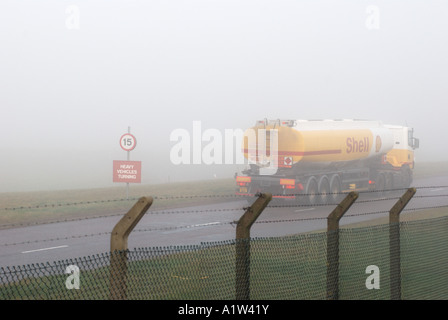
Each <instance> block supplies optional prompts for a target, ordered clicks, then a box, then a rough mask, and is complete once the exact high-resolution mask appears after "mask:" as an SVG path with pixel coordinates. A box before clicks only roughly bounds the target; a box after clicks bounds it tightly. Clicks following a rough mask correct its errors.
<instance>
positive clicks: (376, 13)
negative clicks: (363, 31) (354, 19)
mask: <svg viewBox="0 0 448 320" xmlns="http://www.w3.org/2000/svg"><path fill="white" fill-rule="evenodd" d="M366 13H367V18H366V22H365V25H366V28H367V29H368V30H379V29H380V8H379V7H378V6H375V5H369V6H367V8H366Z"/></svg>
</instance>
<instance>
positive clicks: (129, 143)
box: [120, 133, 137, 151]
mask: <svg viewBox="0 0 448 320" xmlns="http://www.w3.org/2000/svg"><path fill="white" fill-rule="evenodd" d="M136 144H137V140H136V139H135V137H134V136H133V135H132V134H130V133H125V134H124V135H122V136H121V138H120V146H121V148H122V149H123V150H124V151H131V150H134V148H135V145H136Z"/></svg>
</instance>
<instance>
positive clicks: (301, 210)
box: [294, 208, 316, 212]
mask: <svg viewBox="0 0 448 320" xmlns="http://www.w3.org/2000/svg"><path fill="white" fill-rule="evenodd" d="M314 209H316V208H308V209H300V210H294V212H303V211H311V210H314Z"/></svg>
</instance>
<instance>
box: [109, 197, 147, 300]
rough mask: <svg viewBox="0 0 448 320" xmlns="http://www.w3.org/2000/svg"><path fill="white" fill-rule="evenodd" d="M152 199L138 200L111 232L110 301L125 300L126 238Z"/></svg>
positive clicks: (143, 198)
mask: <svg viewBox="0 0 448 320" xmlns="http://www.w3.org/2000/svg"><path fill="white" fill-rule="evenodd" d="M152 201H153V199H152V197H142V198H140V199H139V200H138V201H137V202H136V203H135V204H134V206H133V207H132V208H131V209H130V210H129V211H128V213H126V214H125V215H124V216H123V217H122V218H121V219H120V221H118V223H117V224H116V225H115V227H114V229H113V230H112V234H111V238H110V279H109V282H110V288H109V290H110V296H109V298H110V299H111V300H125V299H126V298H127V294H126V291H127V250H128V237H129V234H130V233H131V231H132V230H133V229H134V227H135V226H136V225H137V223H138V222H139V221H140V219H141V218H142V217H143V215H144V214H145V212H146V211H147V210H148V209H149V207H150V206H151V204H152Z"/></svg>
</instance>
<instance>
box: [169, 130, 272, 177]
mask: <svg viewBox="0 0 448 320" xmlns="http://www.w3.org/2000/svg"><path fill="white" fill-rule="evenodd" d="M268 136H269V139H268V138H267V137H268ZM268 140H269V141H268ZM170 141H171V142H176V144H175V145H173V146H172V147H171V150H170V160H171V163H172V164H175V165H180V164H206V165H211V164H251V163H253V164H254V163H256V164H258V165H260V174H263V175H272V174H275V173H276V172H277V168H278V130H277V129H261V128H260V129H257V130H255V129H249V130H246V131H243V130H242V129H225V130H224V133H223V132H222V131H220V130H218V129H213V128H212V129H206V130H204V131H203V130H202V123H201V122H200V121H193V124H192V130H191V132H189V131H188V130H186V129H182V128H179V129H175V130H173V131H172V132H171V134H170ZM243 141H246V143H245V144H244V149H243V150H242V149H241V146H242V144H243ZM267 144H268V146H267ZM244 154H247V159H246V158H245V157H244Z"/></svg>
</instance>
